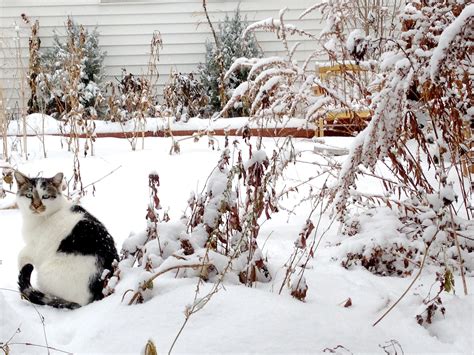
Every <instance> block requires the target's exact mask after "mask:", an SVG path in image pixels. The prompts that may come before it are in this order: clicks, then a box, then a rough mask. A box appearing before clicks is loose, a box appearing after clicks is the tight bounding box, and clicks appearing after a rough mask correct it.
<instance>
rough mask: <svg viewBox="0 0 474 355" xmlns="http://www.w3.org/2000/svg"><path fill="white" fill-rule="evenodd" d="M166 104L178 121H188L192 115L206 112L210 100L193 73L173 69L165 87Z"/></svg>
mask: <svg viewBox="0 0 474 355" xmlns="http://www.w3.org/2000/svg"><path fill="white" fill-rule="evenodd" d="M163 97H164V100H165V105H166V107H168V108H169V109H170V110H171V111H172V112H173V113H174V115H175V117H176V120H177V121H183V122H187V121H188V119H189V118H190V117H196V116H201V115H203V114H204V111H205V107H206V105H207V103H208V101H209V97H208V96H207V94H206V92H205V90H204V88H203V86H202V85H201V83H200V82H199V81H198V80H196V79H194V75H193V73H189V74H181V73H178V72H177V71H175V70H173V71H172V73H171V75H170V80H169V82H168V83H167V84H166V86H165V88H164V89H163Z"/></svg>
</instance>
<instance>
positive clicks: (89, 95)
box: [36, 18, 105, 118]
mask: <svg viewBox="0 0 474 355" xmlns="http://www.w3.org/2000/svg"><path fill="white" fill-rule="evenodd" d="M78 54H79V55H80V57H81V60H80V63H79V67H78V68H75V69H74V70H78V71H79V76H80V81H79V82H78V83H77V86H76V87H74V88H70V87H68V86H67V85H68V82H70V81H71V80H72V78H71V68H70V67H71V66H72V65H73V62H74V58H73V57H75V56H77V55H78ZM104 57H105V52H104V51H102V50H101V49H100V47H99V33H98V31H97V30H96V29H94V30H93V31H92V32H89V31H88V30H86V29H85V28H84V27H83V26H82V25H80V24H77V23H75V22H74V21H73V20H72V18H68V21H67V23H66V34H65V36H64V37H63V36H60V35H59V34H58V33H57V32H56V31H55V33H54V38H53V45H52V47H51V48H49V49H47V50H46V51H44V52H40V66H41V71H42V72H41V73H40V74H39V75H37V76H36V86H37V88H36V89H37V90H38V93H37V95H38V96H39V99H40V101H42V102H41V103H40V104H39V105H40V106H42V107H41V108H42V110H44V112H45V113H47V114H48V115H51V116H53V117H56V118H60V116H61V115H63V114H64V113H67V112H69V111H71V102H70V95H71V93H70V92H69V90H70V89H72V90H74V91H75V92H76V93H77V95H78V97H79V100H80V104H81V105H82V106H83V107H84V114H85V115H87V116H89V117H92V118H97V117H99V116H100V114H101V113H102V110H103V107H102V105H101V103H102V102H103V97H102V95H103V93H102V80H103V76H104V67H103V61H104Z"/></svg>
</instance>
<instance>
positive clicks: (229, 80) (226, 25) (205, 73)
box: [199, 9, 262, 116]
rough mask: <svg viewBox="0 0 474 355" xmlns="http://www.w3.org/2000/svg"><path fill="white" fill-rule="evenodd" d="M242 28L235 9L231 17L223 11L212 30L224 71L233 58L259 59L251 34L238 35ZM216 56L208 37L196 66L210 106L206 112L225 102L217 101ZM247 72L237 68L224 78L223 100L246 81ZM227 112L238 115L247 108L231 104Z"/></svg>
mask: <svg viewBox="0 0 474 355" xmlns="http://www.w3.org/2000/svg"><path fill="white" fill-rule="evenodd" d="M246 27H247V21H246V19H243V18H242V15H241V14H240V10H239V9H237V10H236V11H235V13H234V15H233V17H232V18H230V17H229V16H228V15H227V14H226V16H225V18H224V21H223V22H222V23H220V24H219V31H218V32H216V35H217V40H218V41H219V46H220V50H221V53H222V64H223V68H222V69H223V70H224V71H227V70H228V69H229V68H230V66H231V65H232V63H233V62H234V61H235V60H236V59H237V58H241V57H247V58H259V57H261V56H262V51H261V49H260V47H259V46H258V44H257V41H256V39H255V37H254V36H253V35H250V34H249V35H247V36H245V37H242V33H243V32H244V30H245V28H246ZM217 56H218V51H217V50H216V45H215V44H214V43H213V42H211V41H209V40H208V41H207V42H206V58H205V62H204V63H203V64H200V66H199V75H200V81H201V83H202V86H203V87H204V90H205V92H206V94H207V96H208V97H209V106H210V108H209V109H208V111H211V112H215V111H220V110H222V108H223V107H224V105H225V102H221V98H220V92H219V80H220V73H221V68H220V67H219V61H218V59H217ZM247 74H248V69H247V68H239V69H237V70H236V71H234V72H232V73H231V74H230V75H229V76H227V77H226V81H225V89H226V98H225V100H226V101H227V100H228V99H229V97H230V96H231V93H232V91H233V90H234V89H235V88H236V87H237V86H239V85H240V84H241V83H242V82H243V81H245V80H246V78H247ZM228 111H229V115H230V116H242V115H247V114H248V107H245V106H242V105H240V106H235V107H232V108H231V109H229V110H228Z"/></svg>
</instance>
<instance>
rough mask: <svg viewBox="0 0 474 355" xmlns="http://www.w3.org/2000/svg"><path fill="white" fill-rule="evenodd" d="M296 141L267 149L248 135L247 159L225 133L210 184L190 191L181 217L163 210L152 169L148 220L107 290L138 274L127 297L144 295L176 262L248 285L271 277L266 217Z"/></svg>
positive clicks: (189, 271) (183, 271)
mask: <svg viewBox="0 0 474 355" xmlns="http://www.w3.org/2000/svg"><path fill="white" fill-rule="evenodd" d="M291 147H292V145H291V144H290V141H289V140H287V141H285V143H284V144H283V145H282V147H281V154H277V153H276V152H275V151H274V152H273V156H272V157H269V156H268V155H267V153H266V152H265V151H264V150H263V149H261V148H258V147H253V146H252V145H251V144H250V143H249V144H248V149H249V151H248V156H247V158H246V159H244V155H245V154H244V152H242V151H241V150H240V149H239V148H238V147H237V145H236V146H234V148H232V147H231V146H230V145H229V143H228V141H227V144H226V146H225V147H224V149H223V151H222V154H221V158H220V160H219V162H218V164H217V166H216V167H215V168H214V169H213V171H212V172H211V174H210V176H209V178H208V180H207V183H206V186H205V188H204V190H203V191H202V192H201V193H192V194H191V196H190V197H189V200H188V208H187V209H186V211H185V214H184V215H183V216H182V217H181V219H180V220H177V221H170V220H169V217H168V216H167V215H166V213H165V214H162V213H161V212H160V208H161V201H160V199H159V197H158V187H159V177H158V175H157V174H156V173H152V174H150V176H149V187H150V204H149V206H148V208H147V215H146V218H147V228H146V230H144V231H143V232H141V233H138V234H133V235H131V236H130V237H129V238H128V239H127V240H126V241H125V242H124V244H123V247H122V258H121V259H122V260H121V261H120V263H119V264H118V267H117V269H116V271H115V273H114V276H113V277H112V278H111V280H110V281H109V284H108V288H107V289H106V292H107V293H109V292H113V290H114V288H115V285H116V283H117V282H119V280H123V279H128V280H129V281H130V280H131V279H133V281H132V283H133V285H130V287H131V290H132V291H133V292H130V293H128V294H127V295H126V296H125V300H126V302H128V303H135V302H142V301H144V300H145V299H146V298H148V297H149V296H150V295H149V294H150V290H151V289H152V287H153V280H154V279H155V278H156V277H158V276H159V275H161V274H163V273H165V272H168V271H171V270H174V272H175V273H176V276H177V277H196V276H198V277H200V278H201V279H203V280H205V281H207V280H209V281H211V282H214V283H220V282H222V281H223V280H224V278H226V280H228V281H229V282H234V283H239V282H240V283H242V284H245V285H248V286H251V285H253V284H255V282H257V281H258V282H268V281H270V280H271V279H272V275H271V274H270V271H269V269H268V267H267V261H266V259H265V257H264V256H263V254H262V252H261V249H260V247H259V244H260V238H259V231H260V225H261V224H262V223H263V221H265V220H266V219H269V218H270V216H271V215H272V214H273V213H274V212H277V211H278V208H279V202H278V196H277V193H276V183H277V181H278V179H279V178H280V177H281V175H282V172H283V170H284V169H285V168H286V166H287V165H288V164H289V163H290V162H291V159H294V157H295V156H294V154H289V151H290V150H291V149H292V148H291ZM286 152H288V154H286ZM291 157H293V158H291ZM130 275H132V276H130Z"/></svg>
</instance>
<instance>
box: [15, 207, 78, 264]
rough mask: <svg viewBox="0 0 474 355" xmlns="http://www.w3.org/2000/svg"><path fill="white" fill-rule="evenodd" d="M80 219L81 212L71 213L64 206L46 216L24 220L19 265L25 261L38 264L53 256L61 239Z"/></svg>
mask: <svg viewBox="0 0 474 355" xmlns="http://www.w3.org/2000/svg"><path fill="white" fill-rule="evenodd" d="M81 219H82V214H81V213H72V212H71V211H70V210H69V208H66V209H63V210H60V211H58V212H56V213H55V214H53V215H51V216H48V217H46V218H39V217H30V218H28V219H27V220H24V224H23V238H24V239H25V242H26V245H25V248H24V249H23V250H22V252H21V254H20V260H19V262H20V267H21V266H22V265H24V264H26V263H32V264H33V265H36V266H39V265H41V264H42V263H43V262H45V261H47V260H49V259H50V258H52V257H54V256H55V254H56V252H57V250H58V247H59V245H60V244H61V242H62V240H63V239H64V238H66V237H67V236H68V235H69V234H70V233H71V231H72V230H73V228H74V226H75V225H76V224H77V222H79V221H80V220H81Z"/></svg>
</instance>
